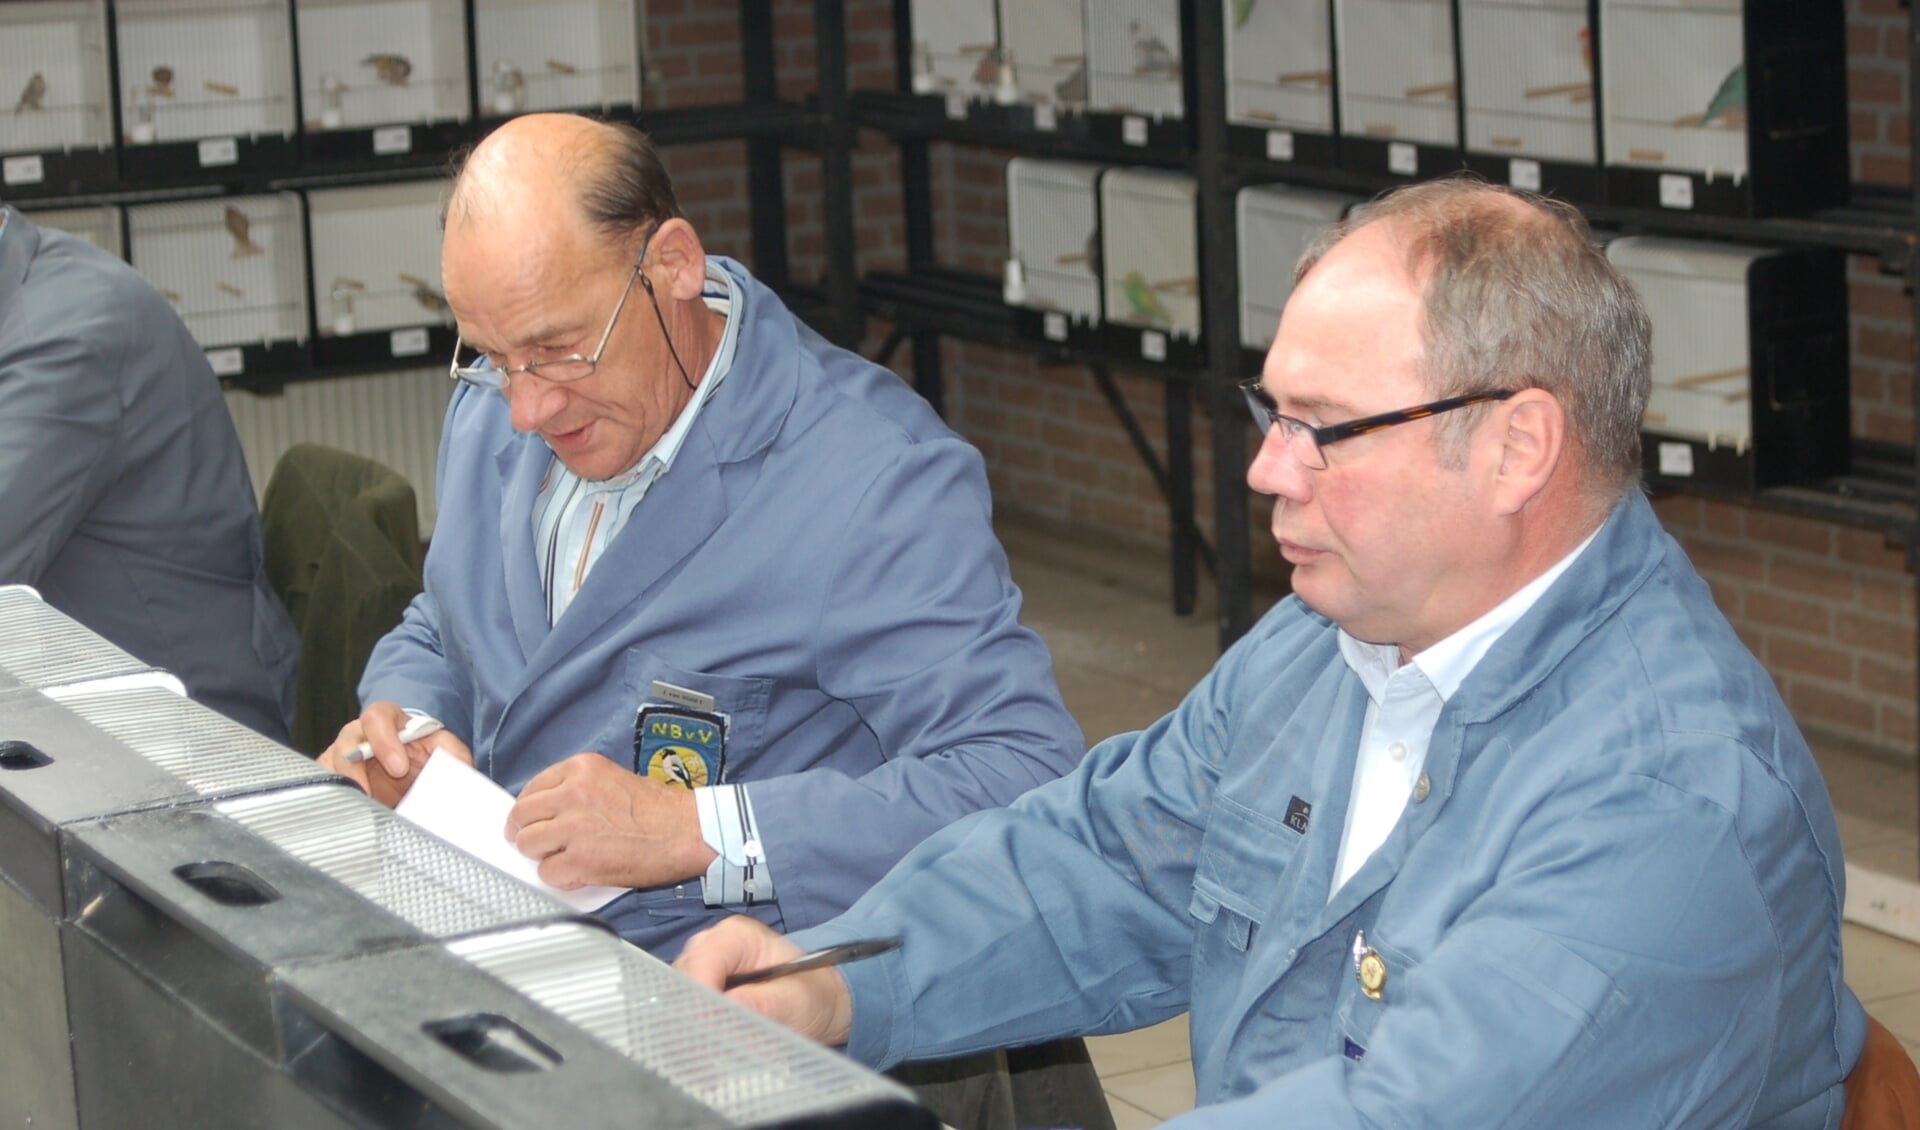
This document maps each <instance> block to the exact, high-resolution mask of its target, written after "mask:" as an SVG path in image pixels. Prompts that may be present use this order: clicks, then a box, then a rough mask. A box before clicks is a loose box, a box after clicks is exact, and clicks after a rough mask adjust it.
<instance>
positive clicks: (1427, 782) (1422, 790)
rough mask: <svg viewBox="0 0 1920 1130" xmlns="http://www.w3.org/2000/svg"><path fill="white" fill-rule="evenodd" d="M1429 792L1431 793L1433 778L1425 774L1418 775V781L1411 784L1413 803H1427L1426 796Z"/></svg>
mask: <svg viewBox="0 0 1920 1130" xmlns="http://www.w3.org/2000/svg"><path fill="white" fill-rule="evenodd" d="M1431 792H1433V778H1432V777H1429V776H1427V775H1426V774H1425V773H1422V774H1420V779H1419V780H1417V781H1415V782H1414V783H1413V803H1415V804H1425V803H1427V795H1428V794H1429V793H1431Z"/></svg>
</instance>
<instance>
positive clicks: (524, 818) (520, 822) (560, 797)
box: [507, 782, 571, 840]
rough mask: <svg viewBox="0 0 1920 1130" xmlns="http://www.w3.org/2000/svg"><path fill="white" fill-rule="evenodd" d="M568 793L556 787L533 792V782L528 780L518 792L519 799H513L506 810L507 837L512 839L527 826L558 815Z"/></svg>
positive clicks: (564, 804)
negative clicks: (511, 805) (511, 804)
mask: <svg viewBox="0 0 1920 1130" xmlns="http://www.w3.org/2000/svg"><path fill="white" fill-rule="evenodd" d="M570 795H571V793H570V792H562V791H561V790H559V789H557V788H548V789H544V790H542V791H539V792H535V791H533V783H532V782H528V783H527V788H526V789H525V790H523V791H522V792H521V793H520V799H518V800H516V801H514V802H513V807H512V808H510V809H508V810H507V838H508V839H510V840H511V839H514V838H515V837H517V836H518V835H519V834H520V833H521V832H523V831H525V830H526V829H527V828H528V827H530V826H532V825H534V824H538V823H540V822H541V821H543V820H552V819H553V818H554V817H556V816H558V815H559V814H560V812H561V810H562V809H563V808H564V807H565V806H566V800H567V797H568V796H570Z"/></svg>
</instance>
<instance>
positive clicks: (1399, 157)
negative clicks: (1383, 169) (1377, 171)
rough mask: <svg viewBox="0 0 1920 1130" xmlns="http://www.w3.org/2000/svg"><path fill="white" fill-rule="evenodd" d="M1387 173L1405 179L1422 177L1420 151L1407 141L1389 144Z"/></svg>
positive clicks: (1390, 142)
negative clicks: (1398, 175) (1395, 174)
mask: <svg viewBox="0 0 1920 1130" xmlns="http://www.w3.org/2000/svg"><path fill="white" fill-rule="evenodd" d="M1387 171H1388V172H1390V173H1399V174H1400V175H1401V176H1403V177H1412V176H1418V175H1420V150H1419V149H1418V148H1417V147H1416V146H1414V145H1413V143H1411V142H1407V141H1389V142H1387Z"/></svg>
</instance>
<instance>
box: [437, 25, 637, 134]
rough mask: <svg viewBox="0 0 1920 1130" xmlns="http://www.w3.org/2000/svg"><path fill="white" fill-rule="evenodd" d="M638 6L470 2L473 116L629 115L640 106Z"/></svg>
mask: <svg viewBox="0 0 1920 1130" xmlns="http://www.w3.org/2000/svg"><path fill="white" fill-rule="evenodd" d="M645 18H646V17H645V15H644V13H643V12H642V10H641V6H640V4H639V2H638V0H570V2H559V3H556V2H553V0H476V2H475V3H474V6H473V39H474V53H475V57H476V58H477V59H478V64H477V65H478V67H479V74H478V75H477V76H476V78H477V84H478V86H479V88H480V89H479V93H480V114H481V116H482V117H487V118H506V117H512V116H513V115H515V114H523V113H527V112H530V111H537V110H589V111H597V112H599V113H601V114H611V113H614V112H616V111H619V112H624V113H631V112H632V111H633V110H634V109H636V108H637V107H638V106H639V105H640V89H641V82H642V79H643V76H642V74H641V65H640V45H641V43H642V42H644V36H645V30H646V29H645Z"/></svg>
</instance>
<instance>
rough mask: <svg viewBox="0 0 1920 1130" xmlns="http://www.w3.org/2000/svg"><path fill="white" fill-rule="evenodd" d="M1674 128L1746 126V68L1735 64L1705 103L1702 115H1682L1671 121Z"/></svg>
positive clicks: (1736, 127) (1742, 64) (1729, 127)
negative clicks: (1705, 108)
mask: <svg viewBox="0 0 1920 1130" xmlns="http://www.w3.org/2000/svg"><path fill="white" fill-rule="evenodd" d="M1673 124H1674V125H1676V126H1698V127H1700V128H1701V129H1705V128H1707V127H1708V126H1721V127H1723V128H1726V129H1739V128H1740V127H1741V126H1744V125H1746V124H1747V66H1746V64H1745V63H1736V64H1734V68H1733V69H1732V70H1731V71H1728V72H1727V77H1726V78H1723V79H1721V80H1720V86H1719V87H1718V88H1717V89H1716V90H1715V91H1714V92H1713V98H1712V99H1710V100H1709V101H1708V102H1707V110H1706V112H1705V113H1704V114H1682V115H1681V116H1680V117H1678V118H1675V119H1674V120H1673Z"/></svg>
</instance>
